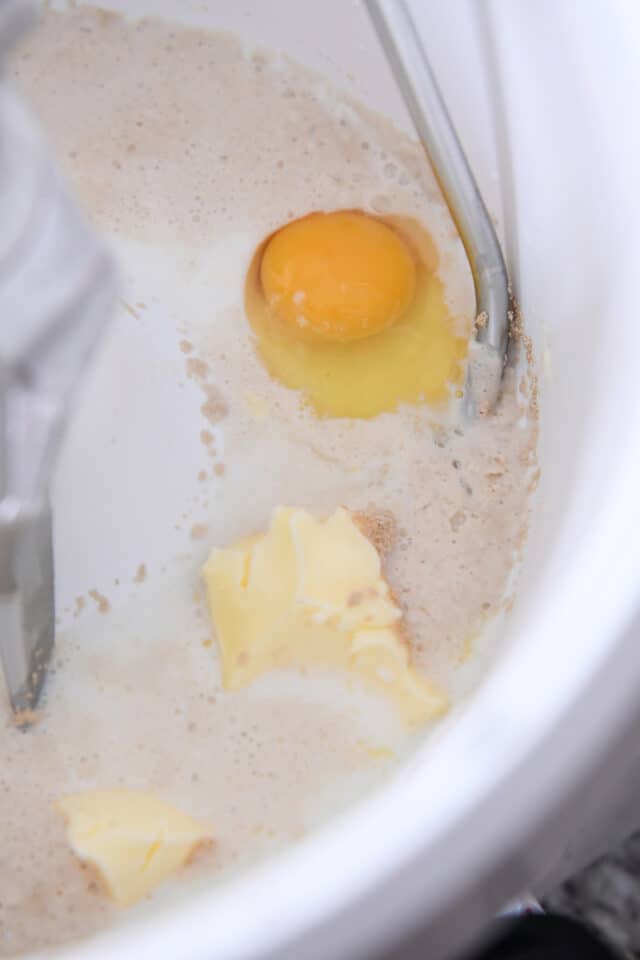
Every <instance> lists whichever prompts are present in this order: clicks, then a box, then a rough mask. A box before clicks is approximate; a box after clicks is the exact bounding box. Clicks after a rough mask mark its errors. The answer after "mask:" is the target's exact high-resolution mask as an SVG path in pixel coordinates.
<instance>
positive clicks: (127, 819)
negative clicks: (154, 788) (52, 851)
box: [56, 790, 212, 907]
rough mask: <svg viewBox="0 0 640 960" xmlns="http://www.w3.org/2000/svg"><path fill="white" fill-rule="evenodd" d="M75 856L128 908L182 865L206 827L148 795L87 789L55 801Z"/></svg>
mask: <svg viewBox="0 0 640 960" xmlns="http://www.w3.org/2000/svg"><path fill="white" fill-rule="evenodd" d="M56 809H57V811H58V812H59V813H61V814H62V815H63V816H64V817H65V819H66V821H67V839H68V841H69V845H70V846H71V849H72V850H73V852H74V853H75V855H76V856H77V857H78V858H79V859H80V860H82V861H83V862H85V863H88V864H90V865H91V866H92V867H93V868H94V869H95V871H96V872H97V874H98V876H99V878H100V880H101V881H102V883H103V885H104V887H105V889H106V891H107V893H108V894H109V896H110V897H111V898H112V899H113V900H115V902H116V903H117V904H118V906H121V907H127V906H129V905H130V904H132V903H135V901H136V900H139V899H140V898H141V897H144V896H145V894H147V893H149V891H150V890H152V889H153V888H154V887H157V886H158V884H160V883H162V882H163V881H164V880H166V879H167V877H169V876H170V875H171V874H172V873H174V872H175V871H176V870H178V869H179V868H180V867H182V866H183V865H184V864H185V862H186V861H187V860H188V859H189V857H190V856H191V855H192V854H193V853H194V851H195V849H196V847H198V846H200V845H201V844H205V843H210V842H211V841H212V836H211V831H210V830H209V829H208V828H207V827H205V826H204V825H203V824H201V823H198V821H197V820H193V819H192V818H191V817H189V816H187V815H186V814H184V813H182V812H181V811H180V810H177V809H176V808H175V807H173V806H171V805H170V804H168V803H165V802H164V801H163V800H160V799H159V798H158V797H156V796H154V795H153V794H151V793H144V792H136V791H130V790H91V791H87V792H86V793H77V794H70V795H69V796H66V797H62V798H61V799H60V800H58V801H57V803H56Z"/></svg>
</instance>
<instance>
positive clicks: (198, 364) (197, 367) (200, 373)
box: [187, 357, 209, 380]
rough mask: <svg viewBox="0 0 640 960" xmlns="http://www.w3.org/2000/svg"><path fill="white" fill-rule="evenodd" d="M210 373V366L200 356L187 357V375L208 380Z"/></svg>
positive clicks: (194, 378)
mask: <svg viewBox="0 0 640 960" xmlns="http://www.w3.org/2000/svg"><path fill="white" fill-rule="evenodd" d="M208 373H209V367H208V365H207V364H206V363H205V361H204V360H201V359H200V357H189V358H188V359H187V376H189V377H191V379H192V380H206V378H207V374H208Z"/></svg>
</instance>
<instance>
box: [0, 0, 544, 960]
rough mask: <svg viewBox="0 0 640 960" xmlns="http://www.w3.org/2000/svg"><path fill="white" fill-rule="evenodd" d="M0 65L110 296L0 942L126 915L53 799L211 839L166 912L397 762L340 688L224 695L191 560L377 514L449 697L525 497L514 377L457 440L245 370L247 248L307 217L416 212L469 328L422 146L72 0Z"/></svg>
mask: <svg viewBox="0 0 640 960" xmlns="http://www.w3.org/2000/svg"><path fill="white" fill-rule="evenodd" d="M13 73H14V75H15V78H16V82H17V84H18V86H19V87H20V88H21V90H22V91H23V92H24V93H25V94H26V96H27V97H28V98H29V100H30V102H31V103H32V105H33V107H34V109H35V111H36V113H37V114H38V116H39V117H40V118H41V120H42V122H43V124H44V126H45V128H46V130H47V132H48V134H49V136H50V138H51V140H52V141H53V143H54V146H55V148H56V149H57V152H58V156H59V157H60V159H61V161H62V163H63V165H64V166H65V168H66V170H67V172H68V174H69V176H70V178H71V180H72V181H73V183H74V185H75V188H76V190H77V192H78V195H79V197H80V199H81V201H82V202H83V204H84V206H85V209H86V210H87V211H88V213H89V215H90V217H91V218H92V219H93V220H94V222H95V223H96V224H97V225H98V226H99V227H100V228H101V229H102V230H103V231H105V232H106V233H107V234H108V235H109V236H110V237H111V239H112V242H113V245H114V248H115V249H116V251H117V252H118V253H119V254H120V259H121V262H122V263H123V265H124V266H123V269H124V272H125V278H124V279H125V289H124V291H123V299H122V301H121V304H120V311H119V315H118V317H117V318H116V320H115V322H114V327H113V329H112V331H111V332H110V334H109V336H108V338H107V340H106V342H105V345H104V347H103V351H102V353H101V355H100V357H99V359H98V362H97V365H96V368H95V370H94V372H93V375H92V377H91V380H90V382H89V384H88V386H87V389H86V390H85V391H84V393H83V394H82V395H81V399H80V401H79V404H78V409H77V412H76V416H75V418H74V423H73V425H72V428H71V431H70V435H69V438H68V442H67V447H66V449H65V451H64V456H63V458H62V462H61V464H60V471H59V474H58V476H57V479H56V489H55V491H54V493H55V499H56V520H57V537H58V555H59V567H58V589H59V635H58V637H57V655H56V656H57V659H56V662H55V664H54V670H53V673H52V675H51V677H50V680H49V683H48V688H47V694H46V698H45V701H44V703H43V709H42V716H41V719H40V721H39V722H38V723H37V724H36V725H35V726H34V727H33V728H32V729H31V730H29V731H28V732H26V733H22V732H18V731H16V730H15V729H14V728H13V726H12V725H11V722H10V719H9V711H8V707H7V706H5V707H3V712H4V716H5V724H4V729H3V731H2V734H1V746H0V752H1V757H2V763H1V771H2V773H1V775H0V820H1V822H2V825H3V829H2V836H3V843H2V854H1V869H0V952H2V954H4V955H6V954H11V953H14V952H20V951H26V950H28V949H35V948H38V947H43V946H45V945H49V944H57V943H61V942H64V941H66V940H70V939H74V938H77V937H80V936H84V935H87V934H89V933H91V932H93V931H96V930H98V929H100V928H102V927H104V926H106V925H108V924H110V923H113V922H116V921H117V920H118V918H119V917H121V916H122V915H123V914H121V913H119V912H118V911H117V910H116V909H115V907H113V906H112V905H111V903H110V902H109V900H108V899H107V898H106V897H105V896H104V894H103V893H102V892H100V891H99V890H98V889H97V888H96V885H95V883H94V882H93V880H92V877H91V876H90V874H89V873H88V872H87V871H83V869H82V868H81V867H80V865H79V863H78V861H77V860H76V859H75V858H74V856H73V855H72V853H71V852H70V851H69V848H68V846H67V843H66V840H65V834H64V826H63V823H62V820H61V818H60V817H59V815H58V814H56V813H55V812H54V810H53V808H52V803H53V801H54V800H55V799H56V798H57V797H59V796H60V795H61V794H64V793H68V792H72V791H79V790H82V789H86V788H103V789H114V788H122V787H126V788H132V789H143V790H152V791H154V792H156V793H157V794H159V795H160V796H162V797H164V798H165V799H166V800H168V801H170V802H172V803H175V804H176V805H178V806H180V807H181V809H183V810H185V811H186V812H188V813H189V814H191V815H192V816H194V817H198V818H202V819H204V820H206V821H207V822H210V823H211V824H212V825H213V828H214V833H215V837H216V844H215V847H214V848H213V849H212V850H210V851H204V852H203V854H202V856H201V857H200V859H199V860H197V861H196V862H195V863H194V864H192V865H190V866H189V867H187V868H186V869H185V871H184V872H183V873H181V874H179V875H177V876H176V877H175V879H174V880H172V881H170V882H169V883H168V884H166V885H165V886H163V887H162V888H161V889H160V890H159V891H158V892H157V893H156V894H154V900H158V901H160V902H164V903H167V904H168V903H169V902H170V901H174V900H175V899H176V898H180V897H182V896H185V895H186V892H188V891H190V890H192V889H193V888H194V886H203V885H206V884H211V882H218V881H219V880H220V879H223V878H225V877H227V876H228V875H229V872H230V871H233V870H236V869H239V868H240V867H241V866H243V865H245V864H247V863H249V862H255V860H256V859H257V858H259V857H261V856H264V855H266V854H268V853H272V852H273V851H274V850H276V849H278V848H281V847H282V846H284V845H285V844H287V843H290V842H292V841H295V840H296V839H298V838H300V837H302V836H303V835H304V834H305V833H306V832H307V831H308V830H309V829H310V828H311V827H312V826H313V825H315V824H316V823H318V822H319V821H321V820H322V819H323V818H325V817H326V816H327V815H328V814H330V813H331V812H334V811H335V810H338V809H340V808H342V807H343V806H344V805H345V803H347V802H348V801H349V800H350V799H352V798H354V797H355V796H358V795H361V794H362V792H364V791H365V790H366V789H369V788H370V787H371V786H372V785H373V784H375V783H379V782H380V781H381V780H382V779H384V778H385V777H388V776H389V775H390V774H391V772H392V771H393V769H394V765H395V764H396V763H397V761H398V759H399V758H400V757H401V756H402V755H403V753H405V752H406V750H407V749H408V748H409V747H410V746H411V742H412V740H411V738H410V737H409V735H408V734H407V732H406V730H405V729H404V728H403V727H402V725H401V723H399V721H398V720H397V718H396V717H395V716H394V714H393V711H392V709H391V707H389V705H384V704H380V703H378V702H377V701H376V700H375V698H374V697H372V696H369V695H366V694H364V693H363V692H362V691H361V690H359V689H358V688H357V686H356V685H355V684H354V683H353V682H349V681H348V680H344V679H340V678H336V677H332V676H321V675H320V676H319V675H315V674H314V673H313V671H309V672H307V673H306V674H304V675H298V674H295V675H291V676H284V677H276V676H270V677H265V678H264V679H262V680H259V681H257V682H256V683H255V684H253V685H252V686H250V687H249V688H247V689H246V690H242V691H239V692H234V693H227V692H224V691H222V690H221V686H220V677H219V665H218V655H217V651H216V647H215V643H214V642H213V641H212V634H211V628H210V624H209V621H208V616H207V614H206V611H205V607H204V602H203V601H204V598H203V595H202V588H201V586H200V578H199V570H200V568H201V565H202V563H203V562H204V560H205V558H206V556H207V553H208V551H209V549H210V548H211V546H213V545H214V544H219V545H223V544H226V543H229V542H230V541H233V540H235V539H237V538H239V537H241V536H245V535H246V534H248V533H253V532H257V531H260V530H263V529H264V528H265V527H266V525H267V523H268V518H269V514H270V511H271V509H272V507H274V506H275V505H277V504H285V505H294V506H302V507H305V508H307V509H309V510H312V511H313V512H314V513H316V514H322V513H323V512H330V511H332V510H333V509H334V508H335V507H336V506H338V505H341V504H342V505H345V506H347V507H348V508H350V509H354V510H369V511H371V510H372V509H374V510H386V511H390V512H391V514H392V515H393V517H394V519H395V525H396V536H395V540H394V544H393V548H392V551H391V553H390V555H389V558H388V562H387V566H386V574H387V577H388V579H389V581H390V583H391V585H392V588H393V591H394V594H395V596H396V598H397V599H398V600H399V602H400V603H401V604H402V606H403V608H404V610H405V612H406V618H407V623H408V627H409V632H410V634H411V637H412V642H413V648H414V660H415V662H416V663H418V664H419V665H420V666H421V667H422V668H423V669H424V671H425V672H426V674H427V675H428V676H429V677H431V678H433V679H434V680H436V681H438V682H439V683H441V684H442V685H443V686H444V687H445V688H446V689H447V691H448V692H449V694H450V696H451V698H452V701H453V702H454V703H455V701H456V699H458V698H459V697H460V696H461V695H463V694H464V692H465V689H467V688H468V687H469V685H470V683H471V682H472V677H473V676H475V674H476V673H477V670H475V668H474V669H472V667H473V665H474V664H476V663H477V662H479V661H481V660H482V658H483V655H484V654H483V650H482V648H483V646H484V647H488V646H490V645H491V644H489V642H488V641H486V640H482V641H481V640H479V639H478V637H479V635H480V634H481V632H482V628H483V625H484V624H486V623H487V622H489V621H492V620H495V618H497V617H499V616H500V614H501V611H502V610H503V609H504V608H505V606H506V605H508V602H509V596H508V585H509V582H510V574H511V571H512V569H513V567H514V564H516V563H517V560H518V557H519V553H520V550H521V547H522V544H523V541H524V537H525V534H526V527H527V520H528V496H529V493H530V491H531V489H532V486H533V483H534V482H535V417H534V415H533V413H532V411H531V409H530V399H527V398H528V397H529V391H528V387H529V386H530V383H529V376H528V375H527V374H526V372H525V373H524V374H523V375H522V376H521V375H520V374H518V378H520V379H519V380H518V382H517V377H516V374H515V372H514V371H513V370H512V371H510V372H509V374H508V376H507V381H506V387H505V394H504V397H503V400H502V404H501V406H500V409H499V410H498V412H497V414H496V416H495V417H491V418H487V419H485V420H483V421H482V422H479V423H477V424H473V425H467V426H456V425H455V424H454V423H448V422H445V421H443V420H442V418H440V422H436V419H435V416H434V414H433V412H431V411H429V409H428V408H426V407H414V408H406V409H401V410H400V411H399V412H397V413H385V414H382V415H380V416H378V417H375V418H374V419H371V420H353V421H348V420H345V419H321V418H318V417H317V416H316V415H315V414H314V413H313V412H312V411H311V410H310V409H309V408H307V407H305V406H304V405H303V404H301V402H300V398H299V397H298V396H297V395H296V394H295V393H294V392H293V391H289V390H287V389H286V388H284V387H283V386H280V385H279V384H277V383H275V382H274V381H273V380H271V378H270V377H269V375H268V374H267V372H266V371H265V369H264V367H263V366H262V364H261V363H260V361H259V359H258V358H257V356H256V354H255V351H254V349H253V346H252V343H251V338H250V331H249V326H248V324H247V321H246V319H245V316H244V311H243V285H244V278H245V275H246V271H247V268H248V265H249V263H250V260H251V256H252V254H253V251H254V250H255V248H256V246H257V245H258V244H259V243H260V242H261V241H262V239H263V238H264V237H265V236H266V235H267V234H268V233H269V232H270V231H272V230H274V229H276V228H277V227H279V226H280V225H282V224H283V223H285V222H287V221H288V220H290V219H292V218H294V217H299V216H302V215H304V214H306V213H308V212H309V211H311V210H314V209H320V210H322V209H338V208H345V209H349V208H359V209H363V210H367V211H370V212H375V213H380V214H385V215H386V214H399V215H404V216H411V217H414V218H416V219H417V220H419V221H421V222H422V223H423V224H424V225H425V226H426V227H427V229H428V230H429V232H430V233H431V235H432V236H433V238H434V240H435V242H436V244H437V246H438V250H439V255H440V263H439V275H440V277H441V279H442V280H443V282H444V284H445V289H446V293H447V298H448V302H449V305H450V308H451V310H452V312H453V313H454V315H455V316H459V317H460V318H461V319H460V323H461V329H464V328H465V327H464V324H465V322H466V324H467V329H468V322H469V318H470V317H471V315H472V311H473V299H472V291H471V284H470V279H469V276H468V271H467V268H466V265H465V261H464V256H463V253H462V249H461V246H460V244H459V241H458V240H457V238H456V236H455V232H454V230H453V227H452V225H451V223H450V221H449V219H448V216H447V213H446V210H445V208H444V206H443V204H442V202H441V200H440V199H439V197H438V194H437V190H436V187H435V184H434V181H433V178H432V175H431V173H430V171H429V170H428V168H427V165H426V163H425V161H424V159H423V156H422V154H421V152H420V150H419V149H418V147H417V146H416V145H414V144H413V143H412V142H411V141H409V140H408V139H407V138H405V137H404V136H403V135H401V134H399V133H398V132H397V131H396V130H394V129H393V128H392V127H391V126H390V125H389V124H388V123H387V122H386V121H384V120H383V119H382V118H380V117H378V116H376V115H373V114H371V113H370V112H368V111H366V110H365V109H364V108H362V107H360V106H359V105H358V104H357V103H355V102H353V101H351V100H349V99H348V98H346V97H342V96H339V95H338V94H337V93H336V92H335V91H332V90H331V89H329V88H328V87H327V86H326V84H325V83H324V82H323V81H322V80H321V79H320V78H319V77H317V76H315V75H313V74H310V73H308V72H306V71H304V70H303V69H302V68H299V67H296V66H294V65H291V64H289V63H288V62H285V61H283V60H282V58H276V59H273V60H272V59H271V58H270V57H269V55H268V54H266V53H264V52H256V51H255V50H247V49H245V48H243V47H241V46H240V44H239V43H238V42H237V41H236V40H235V39H233V38H232V37H229V36H225V35H218V34H213V33H205V32H200V31H196V30H193V29H185V28H182V27H178V26H175V25H172V24H168V23H164V22H161V21H154V20H146V21H142V22H135V23H130V22H126V21H124V20H122V19H120V18H118V17H115V16H111V15H106V14H104V13H99V12H92V11H90V10H87V9H86V8H85V9H84V10H80V9H78V10H73V11H70V12H69V13H64V14H56V13H53V12H49V13H47V14H46V15H45V16H44V17H43V22H42V26H41V28H40V29H39V30H38V31H37V32H36V33H35V34H34V35H33V36H31V37H30V38H29V39H28V41H27V43H26V45H24V46H23V47H22V48H21V50H20V51H19V52H18V54H17V55H16V57H15V60H14V63H13ZM465 318H466V321H465ZM485 633H486V631H485ZM484 652H485V653H486V651H484ZM422 735H423V734H420V733H418V734H415V735H413V742H415V738H416V736H417V737H420V736H422ZM146 909H149V907H148V905H145V904H141V905H138V906H137V907H134V908H132V910H131V911H130V912H129V913H127V915H130V914H131V913H133V914H135V913H136V912H139V911H144V910H146Z"/></svg>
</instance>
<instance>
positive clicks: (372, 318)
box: [260, 210, 416, 343]
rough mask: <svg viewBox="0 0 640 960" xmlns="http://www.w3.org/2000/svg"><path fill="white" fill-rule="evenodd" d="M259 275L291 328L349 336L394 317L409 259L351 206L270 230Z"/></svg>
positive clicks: (407, 292) (403, 300) (410, 284)
mask: <svg viewBox="0 0 640 960" xmlns="http://www.w3.org/2000/svg"><path fill="white" fill-rule="evenodd" d="M260 282H261V284H262V290H263V293H264V297H265V299H266V302H267V304H268V306H269V308H270V309H271V311H272V312H273V314H274V315H275V316H276V317H277V318H278V319H279V320H280V321H281V322H282V323H283V324H284V325H286V326H287V327H288V328H289V329H290V330H291V331H295V332H296V333H297V334H298V335H302V336H303V337H304V339H316V340H324V341H334V342H339V343H348V342H350V341H353V340H361V339H363V338H364V337H370V336H372V335H374V334H377V333H380V332H381V331H383V330H386V329H387V328H389V327H391V326H393V325H394V324H395V323H397V321H398V320H399V319H400V318H401V317H402V316H403V314H404V313H405V312H406V310H407V308H408V307H409V305H410V304H411V302H412V300H413V298H414V295H415V290H416V265H415V262H414V258H413V256H412V254H411V252H410V250H409V248H408V247H407V245H406V244H405V243H404V242H403V240H402V239H401V237H399V236H398V234H397V233H396V232H395V231H394V230H392V229H391V228H390V227H388V226H387V225H386V224H385V223H383V222H382V221H380V220H376V219H375V218H374V217H370V216H368V215H367V214H365V213H359V212H357V211H351V210H346V211H338V212H335V213H312V214H310V215H309V216H307V217H303V218H302V219H301V220H295V221H294V222H293V223H290V224H288V225H287V226H285V227H283V228H282V229H281V230H279V231H278V232H277V233H276V234H274V235H273V236H272V237H271V239H270V240H269V242H268V243H267V246H266V248H265V251H264V254H263V257H262V263H261V266H260Z"/></svg>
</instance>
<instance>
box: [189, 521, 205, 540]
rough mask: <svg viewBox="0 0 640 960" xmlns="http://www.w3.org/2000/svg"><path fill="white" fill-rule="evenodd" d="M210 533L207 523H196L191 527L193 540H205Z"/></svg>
mask: <svg viewBox="0 0 640 960" xmlns="http://www.w3.org/2000/svg"><path fill="white" fill-rule="evenodd" d="M208 532H209V527H208V526H207V525H206V523H194V525H193V526H192V527H191V532H190V537H191V539H192V540H204V538H205V537H206V535H207V533H208Z"/></svg>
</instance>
